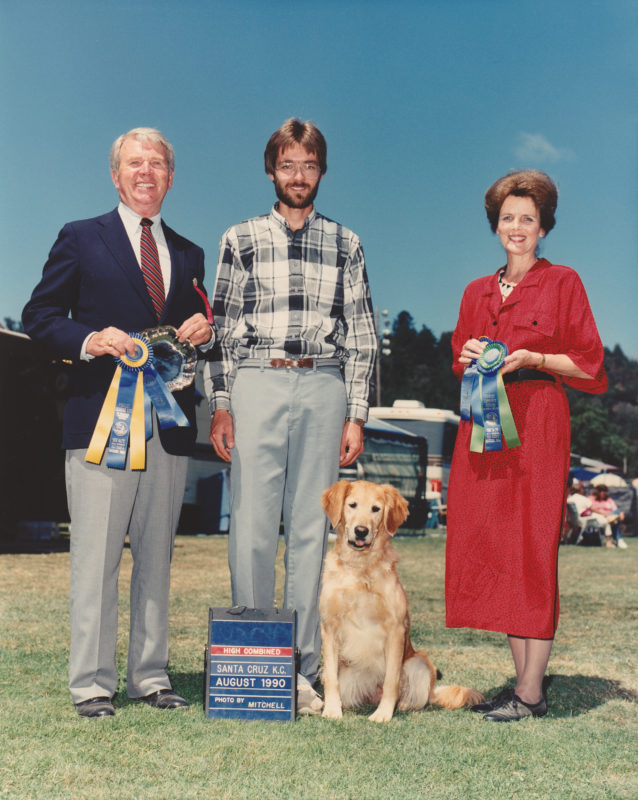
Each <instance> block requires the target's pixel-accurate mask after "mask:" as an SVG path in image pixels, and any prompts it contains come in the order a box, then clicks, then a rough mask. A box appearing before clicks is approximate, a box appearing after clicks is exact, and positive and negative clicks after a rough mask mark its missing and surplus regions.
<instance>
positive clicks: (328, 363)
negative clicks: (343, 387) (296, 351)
mask: <svg viewBox="0 0 638 800" xmlns="http://www.w3.org/2000/svg"><path fill="white" fill-rule="evenodd" d="M237 366H238V367H260V368H261V369H264V368H265V367H269V368H270V367H272V369H284V368H285V369H320V368H321V367H340V366H341V362H340V361H339V359H338V358H271V359H266V358H242V359H240V361H239V363H238V365H237Z"/></svg>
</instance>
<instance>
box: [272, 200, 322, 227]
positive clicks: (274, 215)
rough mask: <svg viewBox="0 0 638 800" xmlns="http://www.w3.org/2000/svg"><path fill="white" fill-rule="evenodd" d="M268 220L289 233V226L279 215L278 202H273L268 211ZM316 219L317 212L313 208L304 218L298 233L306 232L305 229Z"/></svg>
mask: <svg viewBox="0 0 638 800" xmlns="http://www.w3.org/2000/svg"><path fill="white" fill-rule="evenodd" d="M270 218H271V219H272V220H274V221H275V222H276V223H277V224H278V225H279V226H280V227H281V228H284V229H285V230H286V231H291V228H290V225H289V224H288V220H287V219H285V217H283V216H282V215H281V214H280V213H279V201H277V202H275V204H274V205H273V207H272V209H271V210H270ZM316 218H317V210H316V208H315V207H314V206H313V207H312V211H311V212H310V214H308V216H307V217H306V218H305V220H304V223H303V226H302V227H301V228H299V229H298V230H299V231H305V230H307V228H309V227H310V225H312V223H313V222H314V221H315V219H316ZM294 233H297V231H294Z"/></svg>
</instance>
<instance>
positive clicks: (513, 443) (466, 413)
mask: <svg viewBox="0 0 638 800" xmlns="http://www.w3.org/2000/svg"><path fill="white" fill-rule="evenodd" d="M480 341H483V342H486V345H485V348H484V350H483V352H482V353H481V355H480V356H479V357H478V358H477V359H476V360H475V361H473V362H472V363H471V364H469V365H468V367H467V368H466V370H465V373H464V374H463V380H462V381H461V419H464V420H467V421H469V420H470V419H471V418H473V425H472V436H471V439H470V451H471V452H472V453H482V452H483V448H485V451H486V452H490V451H494V450H502V449H503V442H502V435H503V436H504V437H505V440H506V442H507V446H508V447H509V448H512V447H519V446H520V444H521V441H520V439H519V437H518V432H517V430H516V425H515V423H514V417H513V416H512V410H511V408H510V404H509V401H508V399H507V392H506V391H505V384H504V383H503V376H502V375H501V369H502V367H503V362H504V361H505V357H506V356H507V346H506V345H505V344H504V343H503V342H498V341H492V340H491V339H488V338H487V337H486V336H482V337H481V339H480ZM470 414H471V416H470ZM501 434H502V435H501Z"/></svg>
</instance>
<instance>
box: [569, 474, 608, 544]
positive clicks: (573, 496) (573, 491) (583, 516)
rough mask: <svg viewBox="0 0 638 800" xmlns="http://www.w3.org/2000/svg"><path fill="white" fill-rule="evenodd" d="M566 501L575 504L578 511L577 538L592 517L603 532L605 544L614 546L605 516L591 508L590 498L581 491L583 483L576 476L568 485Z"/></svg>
mask: <svg viewBox="0 0 638 800" xmlns="http://www.w3.org/2000/svg"><path fill="white" fill-rule="evenodd" d="M567 502H568V503H571V504H572V505H573V506H575V507H576V510H577V511H578V519H579V523H580V529H579V531H578V537H579V538H580V535H581V534H582V533H583V532H584V530H585V528H586V527H587V523H588V522H589V521H590V520H592V519H593V520H596V522H597V523H598V524H599V525H600V527H601V528H602V529H603V531H604V533H605V546H606V547H613V546H614V543H613V540H612V529H611V525H610V524H609V522H608V521H607V518H606V517H605V516H603V515H602V514H599V513H597V512H595V511H594V510H593V508H592V499H591V498H590V497H585V495H584V493H583V485H582V483H581V482H580V481H579V480H578V479H577V478H574V480H573V481H572V485H571V486H570V487H569V496H568V498H567Z"/></svg>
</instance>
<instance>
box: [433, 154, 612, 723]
mask: <svg viewBox="0 0 638 800" xmlns="http://www.w3.org/2000/svg"><path fill="white" fill-rule="evenodd" d="M556 202H557V191H556V187H555V185H554V183H553V182H552V180H551V179H550V178H549V177H548V176H547V175H545V173H543V172H539V171H537V170H525V171H520V172H514V173H511V174H508V175H506V176H504V177H503V178H500V179H499V180H498V181H496V183H494V184H493V186H491V187H490V188H489V189H488V191H487V193H486V195H485V208H486V211H487V216H488V220H489V222H490V226H491V228H492V231H493V232H495V233H496V234H497V235H498V236H499V238H500V241H501V244H502V245H503V248H504V249H505V252H506V255H507V264H506V266H505V267H502V268H500V269H499V270H498V271H497V272H496V274H493V275H488V276H486V277H484V278H479V279H478V280H475V281H472V283H470V284H469V286H468V287H467V289H466V290H465V292H464V294H463V299H462V301H461V309H460V312H459V320H458V323H457V326H456V330H455V331H454V335H453V337H452V349H453V354H454V364H453V369H454V371H455V373H456V374H457V376H458V377H459V378H461V377H462V376H463V372H464V370H465V368H466V367H467V366H468V364H471V363H472V362H473V361H475V360H476V359H477V358H478V357H479V356H480V354H481V353H482V351H483V349H484V348H485V346H486V342H485V341H481V340H480V339H481V338H482V337H487V338H488V339H490V340H497V341H500V342H503V343H504V344H505V345H506V347H507V349H508V352H509V355H507V357H506V358H505V361H504V366H503V368H502V370H501V374H502V376H503V380H504V383H505V389H506V392H507V397H508V400H509V405H510V408H511V411H512V416H513V419H514V423H515V425H516V430H517V432H518V437H519V439H520V442H521V444H520V446H512V443H510V446H508V444H507V442H506V440H505V438H504V437H503V438H502V449H499V450H490V451H488V452H472V451H471V450H470V440H471V434H472V422H471V421H465V420H461V423H460V425H459V432H458V436H457V440H456V447H455V450H454V457H453V460H452V469H451V473H450V485H449V491H448V532H447V550H446V580H445V596H446V622H447V625H448V627H451V628H456V627H468V628H478V629H482V630H490V631H499V632H502V633H506V634H507V636H508V640H509V646H510V649H511V652H512V657H513V659H514V667H515V670H516V685H515V687H514V689H504V690H502V691H501V692H499V693H498V694H497V695H496V697H495V698H493V699H492V700H489V701H487V702H486V703H481V704H480V705H479V706H475V707H474V709H473V710H476V711H479V712H485V717H484V718H485V719H487V720H490V721H510V720H516V719H522V718H523V717H526V716H543V715H544V714H546V713H547V704H546V699H545V696H544V692H543V676H544V674H545V670H546V667H547V663H548V661H549V656H550V652H551V648H552V643H553V638H554V633H555V631H556V625H557V622H558V584H557V561H558V545H559V540H560V531H561V526H562V521H563V514H564V504H565V494H566V487H567V479H568V472H569V444H570V423H569V408H568V404H567V398H566V395H565V391H564V389H563V386H562V384H563V383H566V384H568V385H569V386H572V387H574V388H577V389H582V390H583V391H585V392H591V393H599V392H604V391H605V390H606V388H607V378H606V375H605V370H604V366H603V347H602V344H601V341H600V337H599V335H598V331H597V329H596V323H595V322H594V318H593V315H592V312H591V309H590V307H589V302H588V300H587V295H586V293H585V290H584V288H583V285H582V283H581V281H580V278H579V277H578V275H577V273H576V272H575V271H574V270H573V269H571V268H570V267H564V266H560V265H557V264H551V263H550V262H549V261H547V260H546V259H544V258H541V259H539V258H537V255H536V250H537V245H538V241H539V239H542V238H544V237H545V236H546V235H547V234H548V233H549V231H550V230H551V229H552V228H553V227H554V224H555V219H554V212H555V210H556Z"/></svg>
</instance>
